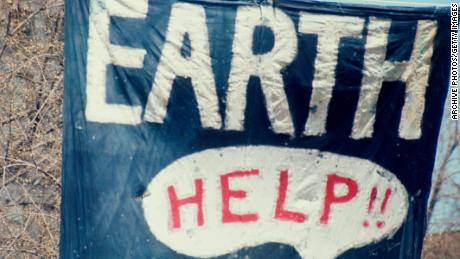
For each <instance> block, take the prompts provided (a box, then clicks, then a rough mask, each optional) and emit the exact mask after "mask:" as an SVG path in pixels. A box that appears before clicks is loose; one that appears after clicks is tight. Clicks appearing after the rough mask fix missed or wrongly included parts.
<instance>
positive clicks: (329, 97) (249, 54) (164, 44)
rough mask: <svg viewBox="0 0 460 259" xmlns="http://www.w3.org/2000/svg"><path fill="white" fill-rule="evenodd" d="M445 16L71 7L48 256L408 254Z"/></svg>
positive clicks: (344, 10) (337, 9)
mask: <svg viewBox="0 0 460 259" xmlns="http://www.w3.org/2000/svg"><path fill="white" fill-rule="evenodd" d="M449 22H450V19H449V10H448V9H447V8H434V7H433V8H431V7H430V8H428V7H423V8H422V7H416V8H414V7H407V8H404V7H377V6H364V5H350V4H337V3H319V2H315V1H298V0H278V1H249V0H235V1H230V0H215V1H211V0H195V1H193V0H190V1H172V0H149V1H147V0H81V1H73V0H67V1H66V34H65V43H66V45H65V65H66V66H65V75H66V79H65V86H66V87H65V107H64V147H63V154H64V163H63V178H62V179H63V180H62V181H63V190H62V225H61V248H60V249H61V258H254V259H257V258H303V259H306V258H321V259H332V258H419V257H420V253H421V248H422V241H423V236H424V233H425V229H426V203H427V199H428V195H429V190H430V186H431V174H432V170H433V164H434V154H435V151H436V143H437V137H438V134H439V128H440V123H441V115H442V112H443V105H444V101H445V98H446V94H447V86H448V73H449V68H450V67H449V53H450V51H449V41H448V40H447V39H448V38H449Z"/></svg>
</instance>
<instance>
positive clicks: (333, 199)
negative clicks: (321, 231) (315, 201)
mask: <svg viewBox="0 0 460 259" xmlns="http://www.w3.org/2000/svg"><path fill="white" fill-rule="evenodd" d="M337 184H345V185H346V186H347V188H348V192H347V193H346V194H345V195H342V196H336V195H335V192H334V189H335V185H337ZM357 193H358V184H357V183H356V182H355V181H353V180H352V179H351V178H346V177H341V176H338V175H336V174H330V175H328V176H327V183H326V193H325V194H324V208H323V213H322V214H321V217H320V220H319V221H320V223H321V224H327V223H328V222H329V214H330V212H331V205H332V204H333V203H345V202H348V201H350V200H351V199H353V198H354V197H355V196H356V194H357Z"/></svg>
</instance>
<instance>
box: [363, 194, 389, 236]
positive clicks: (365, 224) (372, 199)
mask: <svg viewBox="0 0 460 259" xmlns="http://www.w3.org/2000/svg"><path fill="white" fill-rule="evenodd" d="M390 196H391V189H390V188H388V189H386V190H385V196H384V197H383V201H382V204H381V205H380V214H381V215H383V214H384V213H385V210H386V208H387V204H388V200H389V199H390ZM376 198H377V187H376V186H374V187H372V190H371V194H370V197H369V206H368V207H367V214H369V215H370V214H371V212H372V210H373V209H374V204H375V200H376ZM376 226H377V227H378V228H383V227H384V226H385V221H383V220H377V222H376ZM363 227H365V228H368V227H369V221H368V220H365V221H364V222H363Z"/></svg>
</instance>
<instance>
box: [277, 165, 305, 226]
mask: <svg viewBox="0 0 460 259" xmlns="http://www.w3.org/2000/svg"><path fill="white" fill-rule="evenodd" d="M287 189H288V171H287V170H282V171H281V173H280V185H279V188H278V199H277V200H276V210H275V219H280V220H290V221H294V222H299V223H302V222H304V221H305V214H303V213H300V212H294V211H288V210H286V209H284V203H285V202H286V193H287Z"/></svg>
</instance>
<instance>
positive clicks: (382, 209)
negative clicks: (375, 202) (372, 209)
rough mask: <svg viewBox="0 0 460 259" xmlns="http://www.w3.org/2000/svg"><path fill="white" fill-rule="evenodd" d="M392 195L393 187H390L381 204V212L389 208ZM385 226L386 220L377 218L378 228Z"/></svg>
mask: <svg viewBox="0 0 460 259" xmlns="http://www.w3.org/2000/svg"><path fill="white" fill-rule="evenodd" d="M390 196H391V189H390V188H388V189H387V190H386V191H385V197H384V198H383V202H382V205H381V206H380V214H382V215H383V214H384V213H385V209H386V208H387V204H388V200H389V199H390ZM384 226H385V222H384V221H383V220H377V227H378V228H383V227H384Z"/></svg>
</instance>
